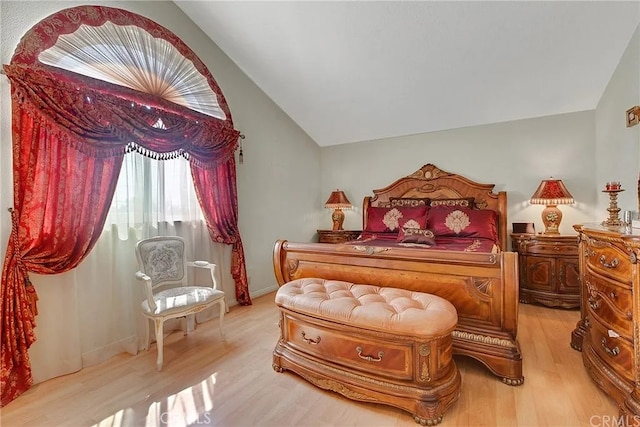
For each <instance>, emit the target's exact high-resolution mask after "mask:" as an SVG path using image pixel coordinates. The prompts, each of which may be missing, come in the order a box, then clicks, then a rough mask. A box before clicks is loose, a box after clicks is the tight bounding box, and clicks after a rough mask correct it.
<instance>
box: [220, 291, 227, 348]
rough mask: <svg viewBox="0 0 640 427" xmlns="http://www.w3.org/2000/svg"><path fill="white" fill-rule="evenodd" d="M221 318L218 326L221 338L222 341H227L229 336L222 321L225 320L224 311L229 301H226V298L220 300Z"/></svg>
mask: <svg viewBox="0 0 640 427" xmlns="http://www.w3.org/2000/svg"><path fill="white" fill-rule="evenodd" d="M219 304H220V319H219V320H218V321H219V323H218V328H220V338H222V341H226V340H227V338H226V337H225V335H224V329H223V328H222V321H223V320H224V312H225V310H226V306H227V303H226V302H225V300H224V298H222V299H221V300H220V303H219Z"/></svg>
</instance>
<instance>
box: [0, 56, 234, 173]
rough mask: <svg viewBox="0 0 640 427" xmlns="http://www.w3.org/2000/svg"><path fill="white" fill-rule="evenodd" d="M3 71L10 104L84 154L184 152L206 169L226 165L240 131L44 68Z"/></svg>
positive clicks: (160, 102) (126, 91)
mask: <svg viewBox="0 0 640 427" xmlns="http://www.w3.org/2000/svg"><path fill="white" fill-rule="evenodd" d="M4 69H5V72H6V74H7V76H8V77H9V79H10V80H11V83H12V92H13V93H12V95H13V98H14V100H15V101H16V102H18V103H20V104H21V106H22V108H24V109H25V110H26V111H28V112H30V113H31V114H32V115H34V116H39V115H43V116H47V117H48V118H49V119H50V120H53V122H54V123H56V124H57V131H58V132H60V134H61V139H62V140H63V141H65V142H67V143H70V144H72V143H75V144H77V146H76V147H75V148H77V149H78V150H80V151H82V152H84V153H85V154H88V155H92V156H95V157H111V156H117V155H121V154H124V153H125V152H127V151H130V150H131V143H134V144H136V145H138V146H140V147H144V148H146V149H147V150H150V151H152V152H156V153H175V152H180V153H186V154H188V156H189V158H190V160H191V161H192V162H194V163H195V164H196V165H197V166H199V167H203V168H207V167H211V166H213V165H215V164H220V163H224V162H226V161H228V160H229V159H230V158H231V157H233V155H234V153H235V150H236V148H237V146H238V137H239V135H240V132H239V131H237V130H235V129H233V127H232V126H230V122H229V121H226V120H220V119H217V118H215V117H210V116H207V115H204V114H201V113H198V112H196V111H193V110H191V109H189V108H186V107H183V106H181V105H177V104H174V103H171V102H169V101H166V100H163V99H160V98H158V97H155V96H153V95H149V94H146V93H142V92H138V91H135V90H133V89H128V88H124V87H121V86H117V85H113V84H111V83H107V82H103V81H100V80H96V79H93V78H90V77H86V76H81V75H77V74H73V75H70V74H72V73H69V72H66V71H65V70H56V69H54V68H53V67H48V66H46V65H42V66H27V65H20V64H11V65H5V67H4ZM158 119H160V120H161V121H162V124H163V126H162V127H158V126H157V125H156V123H157V122H158ZM78 137H80V138H82V142H81V143H78V139H77V138H78ZM127 146H129V147H127ZM141 152H142V151H141Z"/></svg>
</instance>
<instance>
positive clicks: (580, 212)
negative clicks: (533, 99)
mask: <svg viewBox="0 0 640 427" xmlns="http://www.w3.org/2000/svg"><path fill="white" fill-rule="evenodd" d="M594 150H595V125H594V112H593V111H587V112H580V113H571V114H562V115H556V116H548V117H542V118H535V119H527V120H518V121H511V122H505V123H498V124H492V125H485V126H474V127H469V128H463V129H454V130H448V131H442V132H433V133H426V134H419V135H411V136H405V137H399V138H389V139H383V140H377V141H369V142H362V143H357V144H348V145H341V146H332V147H325V148H323V149H322V152H321V154H322V158H321V162H322V174H321V184H320V188H321V190H322V192H323V194H324V193H326V194H327V195H328V194H329V192H330V190H331V189H332V188H335V187H340V188H341V189H342V190H344V191H345V192H346V194H347V196H348V197H349V198H350V200H351V202H352V203H354V204H357V205H358V208H357V209H356V210H353V211H349V212H347V215H346V219H345V228H348V229H360V228H361V227H362V225H361V215H362V208H361V206H362V199H363V197H364V196H367V195H371V194H372V192H371V190H372V189H377V188H382V187H385V186H387V185H389V184H391V183H392V182H393V181H394V180H395V179H397V178H400V177H402V176H406V175H410V174H411V173H413V172H415V171H416V170H418V169H419V168H420V167H421V166H422V165H423V164H426V163H433V164H435V165H436V166H438V167H439V168H441V169H444V170H446V171H448V172H454V173H459V174H461V175H464V176H466V177H467V178H470V179H472V180H474V181H479V182H483V183H492V184H496V187H495V191H507V197H508V205H509V206H508V212H509V213H508V218H507V221H508V225H509V227H511V223H512V222H531V221H533V222H534V223H535V226H536V230H540V231H542V230H543V229H544V226H543V224H542V219H541V213H542V209H543V206H539V205H530V204H529V203H528V200H529V198H530V197H531V195H532V194H533V193H534V191H535V190H536V188H537V186H538V184H539V183H540V180H542V179H545V178H549V177H550V176H553V177H554V178H560V179H562V180H563V182H564V183H565V185H566V186H567V188H568V190H569V191H570V192H571V194H572V195H573V197H574V198H575V200H576V201H577V203H576V204H575V205H569V206H560V209H561V210H562V212H563V220H562V223H561V225H560V232H561V233H571V232H573V229H572V227H571V225H572V224H575V223H578V222H584V221H588V220H592V219H593V215H594V213H593V206H594V204H595V201H596V194H595V191H594V189H593V170H594V169H595V156H594ZM325 222H326V225H327V226H328V225H329V224H330V218H329V217H327V218H326V219H325Z"/></svg>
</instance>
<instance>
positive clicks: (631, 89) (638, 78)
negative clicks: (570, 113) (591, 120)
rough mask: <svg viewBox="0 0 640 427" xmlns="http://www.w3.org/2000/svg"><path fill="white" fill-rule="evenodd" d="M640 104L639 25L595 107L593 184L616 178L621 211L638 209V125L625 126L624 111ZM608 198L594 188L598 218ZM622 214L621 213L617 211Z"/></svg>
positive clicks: (598, 185)
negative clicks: (596, 194) (619, 186)
mask: <svg viewBox="0 0 640 427" xmlns="http://www.w3.org/2000/svg"><path fill="white" fill-rule="evenodd" d="M634 105H640V26H638V28H636V31H635V32H634V34H633V37H632V39H631V41H630V42H629V45H628V46H627V49H626V50H625V52H624V54H623V55H622V58H621V59H620V62H619V64H618V67H617V68H616V71H615V72H614V74H613V76H612V77H611V80H610V81H609V84H608V85H607V88H606V89H605V92H604V94H603V95H602V98H601V99H600V102H599V103H598V107H597V108H596V159H597V161H596V169H595V170H594V174H593V175H594V181H593V185H594V186H595V188H596V189H598V190H602V189H604V186H605V183H606V182H607V181H620V182H621V183H622V188H624V189H625V191H624V192H622V193H619V195H618V207H620V209H622V210H636V211H637V210H640V207H639V206H638V204H639V203H640V200H638V192H637V185H638V179H640V177H639V176H638V173H639V172H640V125H636V126H634V127H630V128H627V127H626V117H625V112H626V111H627V110H628V109H629V108H631V107H633V106H634ZM607 207H609V198H608V196H607V195H606V194H605V193H602V192H601V191H598V202H597V209H598V214H599V215H598V220H600V221H601V220H604V219H606V218H607V217H608V213H607V211H606V209H607ZM621 215H622V213H621Z"/></svg>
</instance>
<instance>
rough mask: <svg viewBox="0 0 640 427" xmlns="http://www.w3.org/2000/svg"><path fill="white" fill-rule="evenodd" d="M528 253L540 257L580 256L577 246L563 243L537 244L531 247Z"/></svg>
mask: <svg viewBox="0 0 640 427" xmlns="http://www.w3.org/2000/svg"><path fill="white" fill-rule="evenodd" d="M527 252H528V253H530V254H540V255H554V256H557V255H570V256H576V255H578V245H577V244H575V243H574V244H563V243H536V244H534V245H529V247H528V248H527Z"/></svg>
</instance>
